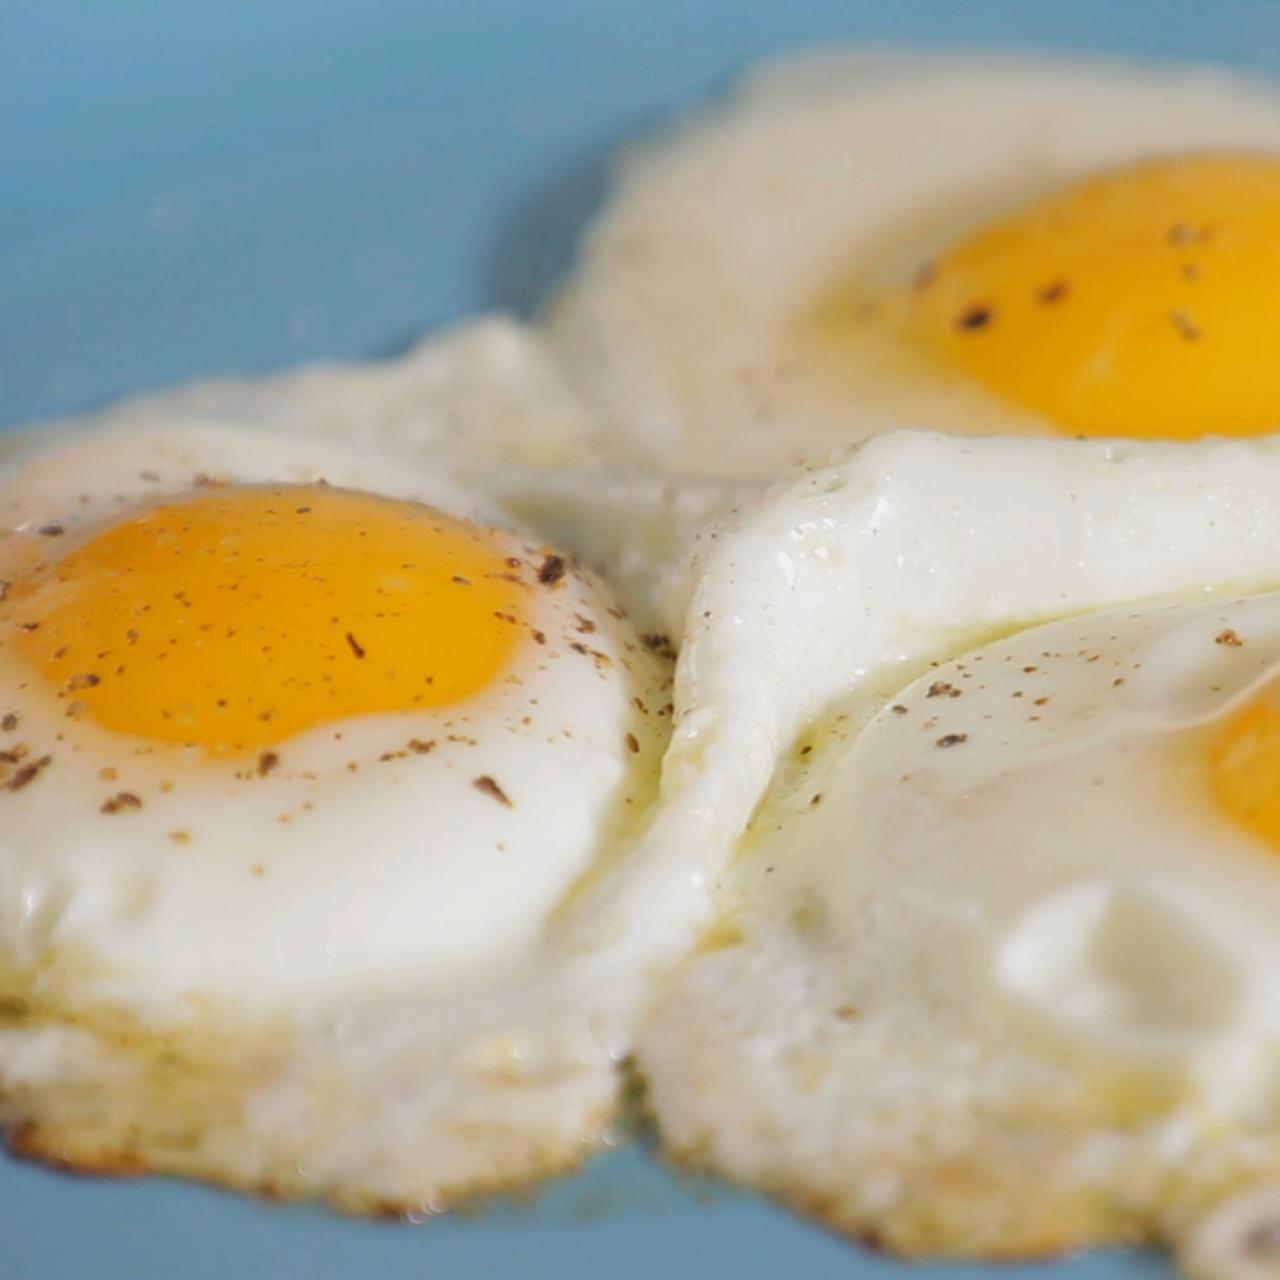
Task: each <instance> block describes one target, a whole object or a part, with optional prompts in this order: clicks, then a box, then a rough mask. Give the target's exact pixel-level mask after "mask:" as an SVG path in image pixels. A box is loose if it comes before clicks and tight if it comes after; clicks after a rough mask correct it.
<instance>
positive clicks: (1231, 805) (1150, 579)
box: [620, 433, 1280, 1275]
mask: <svg viewBox="0 0 1280 1280" xmlns="http://www.w3.org/2000/svg"><path fill="white" fill-rule="evenodd" d="M1277 492H1280V445H1278V443H1277V441H1276V439H1274V438H1270V439H1264V440H1259V441H1256V442H1226V441H1217V442H1203V443H1198V444H1158V443H1129V442H1110V441H1108V442H1103V441H1096V442H1095V441H1053V440H1036V439H1025V440H1017V439H996V438H982V439H961V438H958V437H947V436H939V435H925V434H918V433H894V434H890V435H886V436H883V437H879V438H877V439H875V440H872V441H868V442H867V443H866V444H865V445H863V446H861V447H860V448H859V449H857V450H856V451H854V452H853V453H852V454H851V455H850V456H849V457H847V458H846V459H844V460H843V461H841V462H839V463H836V464H834V465H831V466H828V467H825V468H820V469H816V470H812V471H810V472H808V473H805V474H803V475H802V476H800V477H798V478H793V479H791V480H789V481H785V482H783V483H781V484H779V485H778V486H775V487H774V489H773V490H772V491H771V492H770V493H769V494H768V495H766V496H765V497H764V498H763V499H760V500H758V501H756V502H754V503H750V504H746V505H744V506H743V507H742V508H741V510H739V511H738V512H737V513H736V514H735V515H733V516H731V517H730V518H728V519H727V520H726V521H724V522H722V523H721V524H720V525H719V526H718V527H717V528H715V529H714V530H712V531H710V532H709V533H707V534H706V535H705V536H704V537H703V538H702V539H701V540H700V543H699V550H698V551H697V552H696V553H695V556H694V557H693V560H692V561H691V563H690V565H689V567H688V573H687V575H686V580H685V581H684V582H683V583H682V584H676V585H675V586H673V589H672V595H671V599H670V601H669V607H670V608H671V609H672V610H673V611H680V610H683V611H684V616H685V617H686V623H685V632H684V641H683V647H682V651H681V656H680V661H679V664H678V670H677V681H676V724H675V730H674V739H673V745H672V748H671V749H670V751H669V753H668V756H667V759H666V762H665V764H664V778H663V806H662V811H661V812H660V814H659V818H658V822H659V824H663V823H667V824H673V828H669V830H671V829H677V830H679V831H680V832H681V833H682V835H683V839H684V846H685V847H686V848H694V849H696V850H697V854H698V860H699V869H700V872H701V875H702V877H703V884H704V887H705V892H706V897H707V901H708V905H709V911H710V916H711V924H710V925H709V927H708V928H707V929H706V931H705V933H704V937H703V942H702V946H701V948H700V950H699V952H698V953H697V954H695V955H694V956H692V957H691V958H690V959H689V960H687V962H686V963H684V964H683V965H682V966H681V968H680V969H679V971H678V973H677V976H676V978H675V980H674V982H673V983H672V984H671V985H670V986H669V987H668V988H666V989H664V990H663V992H662V993H661V995H660V996H659V997H658V998H657V999H655V1001H654V1003H653V1005H652V1007H651V1010H650V1013H649V1015H648V1017H647V1019H646V1022H645V1025H644V1026H643V1027H642V1031H641V1035H640V1040H639V1050H638V1063H639V1069H640V1071H641V1073H642V1075H643V1076H644V1078H645V1080H646V1082H647V1085H648V1094H647V1097H648V1102H649V1105H650V1107H651V1109H652V1112H653V1114H654V1117H655V1119H656V1121H657V1124H658V1126H659V1130H660V1132H661V1135H662V1139H663V1142H664V1145H665V1147H666V1149H667V1150H668V1151H669V1152H670V1153H671V1154H672V1155H673V1156H675V1157H676V1158H677V1159H679V1160H681V1161H684V1162H687V1163H690V1164H692V1165H695V1166H696V1167H699V1168H701V1169H705V1170H711V1171H714V1172H717V1173H720V1174H722V1175H725V1176H728V1177H730V1178H732V1179H734V1180H736V1181H739V1182H743V1183H747V1184H749V1185H752V1186H756V1187H760V1188H763V1189H766V1190H769V1191H772V1192H774V1193H776V1194H778V1195H779V1196H781V1197H783V1198H784V1199H786V1200H787V1201H788V1202H789V1203H791V1204H793V1205H795V1206H796V1207H798V1208H801V1209H803V1210H805V1211H808V1212H811V1213H813V1214H814V1215H816V1216H818V1217H821V1218H822V1219H823V1220H824V1221H827V1222H829V1223H831V1224H832V1225H834V1226H836V1227H838V1228H840V1229H842V1230H845V1231H848V1232H850V1233H853V1234H858V1235H866V1236H869V1237H871V1238H874V1239H876V1240H879V1241H882V1242H884V1243H886V1244H888V1245H890V1246H891V1247H893V1248H894V1249H896V1250H900V1251H902V1252H905V1253H909V1254H913V1255H926V1254H962V1255H971V1256H973V1255H977V1256H1018V1255H1024V1254H1028V1253H1034V1252H1045V1251H1051V1250H1059V1249H1062V1248H1068V1247H1077V1246H1081V1245H1086V1244H1090V1243H1098V1242H1103V1241H1116V1240H1131V1239H1140V1238H1141V1239H1147V1238H1155V1239H1166V1240H1167V1239H1178V1240H1188V1241H1190V1240H1192V1239H1199V1238H1200V1233H1201V1231H1202V1228H1200V1227H1199V1226H1198V1225H1197V1224H1198V1223H1199V1222H1200V1220H1201V1216H1202V1215H1203V1214H1205V1213H1206V1212H1208V1211H1209V1210H1211V1209H1213V1210H1214V1211H1215V1212H1222V1211H1224V1210H1222V1209H1221V1206H1223V1205H1225V1204H1227V1203H1228V1201H1229V1200H1230V1199H1231V1198H1233V1197H1234V1196H1235V1195H1236V1194H1237V1193H1238V1192H1239V1191H1241V1190H1242V1189H1245V1188H1251V1187H1257V1186H1259V1185H1269V1184H1270V1183H1271V1182H1273V1181H1274V1180H1275V1179H1276V1178H1277V1176H1278V1175H1280V1111H1278V1110H1277V1106H1278V1105H1280V1096H1278V1095H1277V1094H1276V1083H1275V1082H1276V1076H1275V1073H1274V1069H1273V1068H1274V1063H1275V1061H1276V1045H1277V1043H1280V1041H1278V1039H1277V1031H1278V1030H1280V1007H1278V1006H1277V1005H1276V1003H1275V998H1274V991H1273V990H1272V988H1273V987H1274V985H1275V984H1274V982H1273V981H1272V980H1271V979H1270V978H1269V976H1268V975H1270V973H1271V970H1272V969H1273V968H1274V967H1275V966H1276V965H1277V964H1280V944H1278V943H1277V941H1276V938H1275V934H1274V929H1273V928H1272V927H1271V921H1272V919H1273V916H1274V910H1273V908H1274V905H1275V903H1274V902H1273V899H1275V898H1276V895H1277V894H1280V878H1278V877H1280V871H1278V870H1277V868H1278V866H1280V864H1277V862H1276V860H1275V847H1276V843H1275V837H1276V835H1277V833H1280V824H1276V823H1275V821H1274V818H1273V816H1272V813H1271V810H1272V808H1273V804H1274V801H1273V794H1272V793H1273V792H1274V786H1273V783H1274V779H1275V777H1276V776H1277V773H1276V770H1275V767H1274V764H1273V763H1272V760H1271V753H1272V752H1273V751H1274V749H1275V748H1274V742H1275V741H1276V740H1277V737H1280V735H1276V734H1275V731H1274V727H1273V722H1274V717H1275V712H1274V707H1275V696H1274V677H1275V675H1276V673H1277V671H1278V670H1280V603H1278V601H1280V596H1277V595H1274V594H1268V593H1269V592H1271V591H1273V590H1274V589H1275V588H1277V587H1278V586H1280V518H1278V517H1277V515H1276V504H1275V494H1276V493H1277ZM1235 593H1259V594H1256V595H1252V596H1250V597H1248V598H1244V599H1228V598H1226V597H1231V596H1233V594H1235ZM1135 602H1136V603H1135ZM1054 619H1058V620H1057V621H1054ZM1000 636H1008V637H1009V638H1008V639H1003V640H1001V639H998V637H1000ZM975 646H978V647H977V648H976V649H975ZM966 651H970V652H968V653H967V654H966ZM955 655H962V656H959V657H956V656H955ZM620 914H625V913H620ZM1206 1221H1210V1219H1206ZM1253 1225H1255V1226H1256V1225H1257V1224H1256V1220H1254V1221H1253ZM1204 1230H1207V1228H1205V1229H1204ZM1219 1234H1221V1232H1219ZM1215 1238H1216V1237H1215ZM1237 1243H1238V1241H1237ZM1187 1247H1188V1248H1190V1245H1188V1246H1187ZM1223 1274H1236V1273H1234V1272H1232V1273H1225V1272H1224V1273H1223ZM1239 1274H1242V1275H1243V1274H1246V1273H1244V1272H1240V1273H1239Z"/></svg>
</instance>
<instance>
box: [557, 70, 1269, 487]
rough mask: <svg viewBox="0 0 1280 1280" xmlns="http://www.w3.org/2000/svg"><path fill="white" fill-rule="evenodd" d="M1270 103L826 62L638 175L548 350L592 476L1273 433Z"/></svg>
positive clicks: (750, 89)
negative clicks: (574, 407)
mask: <svg viewBox="0 0 1280 1280" xmlns="http://www.w3.org/2000/svg"><path fill="white" fill-rule="evenodd" d="M1278 139H1280V96H1277V94H1276V92H1275V90H1274V87H1273V86H1271V85H1269V84H1266V83H1264V82H1260V81H1259V82H1253V81H1249V80H1247V79H1242V78H1238V77H1232V76H1229V75H1227V74H1225V73H1221V72H1215V71H1212V70H1208V69H1203V68H1185V67H1184V68H1176V67H1175V68H1168V69H1160V68H1156V69H1151V68H1147V67H1137V66H1126V65H1124V64H1121V63H1108V62H1088V61H1078V60H1071V59H1066V58H1063V59H1049V58H1043V59H1033V58H1017V59H1015V58H1009V57H1006V56H1000V55H996V54H988V55H978V54H955V55H942V54H908V53H890V52H884V53H865V52H849V53H840V52H831V53H819V54H816V55H802V56H799V57H796V58H794V59H791V60H784V61H782V62H780V63H777V64H774V65H772V66H766V67H763V68H761V69H760V70H758V71H757V72H755V73H754V74H752V75H750V76H748V77H747V79H746V81H745V83H744V85H743V87H742V88H741V89H740V90H739V91H738V92H737V93H736V94H735V95H734V96H733V97H732V98H731V99H730V100H729V101H728V102H726V103H724V104H722V105H721V106H720V107H718V108H717V109H715V110H713V111H711V112H709V113H707V114H706V115H704V116H702V117H695V118H693V119H692V120H690V121H688V122H687V123H685V124H684V125H683V126H682V127H679V128H677V129H675V130H674V131H673V132H671V133H670V134H669V135H668V136H666V137H661V136H659V137H658V138H656V139H655V140H654V141H652V142H651V143H649V144H648V145H646V146H644V147H642V148H640V149H638V150H636V151H635V152H634V153H633V154H632V155H631V156H630V157H628V159H627V161H626V163H625V164H624V165H623V166H622V169H621V172H620V175H619V177H618V180H617V182H616V184H615V189H614V190H613V192H612V194H611V196H610V199H609V202H608V204H607V205H606V207H605V208H604V210H603V211H602V212H601V214H600V215H599V217H598V218H597V220H596V222H595V224H594V226H593V227H592V228H591V230H590V231H589V233H588V236H587V238H586V241H585V244H584V248H583V250H582V255H581V260H580V262H579V265H578V268H577V271H576V273H575V275H574V276H573V277H572V279H571V280H570V282H569V283H568V285H567V286H566V288H565V290H564V292H563V294H562V295H561V296H560V298H559V299H558V301H557V303H556V305H555V306H554V307H553V309H552V312H551V317H550V332H551V335H552V338H553V341H554V344H555V346H556V348H557V350H558V351H559V352H561V353H562V354H563V355H564V357H565V359H566V360H567V361H568V363H569V366H570V368H571V370H572V372H573V374H574V375H575V377H576V379H577V381H578V383H579V385H580V386H581V387H582V388H583V390H584V391H585V393H586V394H587V396H588V399H589V401H590V402H591V403H593V404H594V405H595V406H596V407H597V408H598V409H599V410H600V411H601V412H602V413H603V414H604V415H605V420H606V422H607V423H609V424H611V426H612V428H613V440H612V444H613V448H614V450H615V451H616V453H617V455H618V456H619V457H623V458H630V459H635V460H640V461H643V462H645V463H648V464H650V465H657V466H659V467H662V468H665V469H667V470H670V471H673V472H677V473H693V474H702V475H721V476H733V477H738V478H757V479H758V478H768V477H769V476H771V475H772V474H775V473H776V472H777V470H778V469H779V468H781V467H785V466H787V465H791V464H794V463H796V462H798V461H802V460H809V461H815V460H819V459H821V458H822V457H823V456H824V455H825V454H826V453H827V452H828V451H829V450H830V449H831V448H833V447H835V446H838V445H842V444H846V443H849V442H851V441H853V440H856V439H859V438H861V437H863V436H866V435H869V434H872V433H874V432H878V431H883V430H886V429H889V428H892V427H895V426H899V427H901V426H908V427H914V426H925V427H930V428H933V429H938V430H947V431H959V432H965V433H986V432H1015V433H1019V434H1025V433H1035V434H1044V433H1052V432H1055V431H1060V432H1063V433H1066V434H1088V435H1101V436H1109V435H1134V436H1154V437H1170V438H1185V437H1192V436H1196V435H1201V434H1206V433H1209V434H1211V433H1222V434H1229V435H1230V434H1246V435H1248V434H1260V433H1263V432H1265V431H1268V430H1270V429H1273V428H1274V427H1276V426H1277V424H1280V382H1278V381H1277V375H1276V373H1275V361H1274V360H1273V359H1272V358H1271V345H1272V344H1271V334H1272V333H1273V332H1274V330H1275V327H1276V324H1277V323H1278V322H1280V294H1277V291H1276V289H1275V287H1274V284H1273V281H1274V279H1276V278H1277V277H1276V274H1275V272H1274V271H1272V270H1271V269H1270V268H1269V267H1268V265H1267V264H1274V263H1275V262H1276V261H1278V260H1280V259H1278V257H1277V255H1280V151H1277V146H1278V145H1280V144H1278V141H1277V140H1278Z"/></svg>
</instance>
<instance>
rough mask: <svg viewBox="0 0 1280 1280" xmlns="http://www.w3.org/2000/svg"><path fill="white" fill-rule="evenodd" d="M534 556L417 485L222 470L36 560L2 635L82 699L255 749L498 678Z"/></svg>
mask: <svg viewBox="0 0 1280 1280" xmlns="http://www.w3.org/2000/svg"><path fill="white" fill-rule="evenodd" d="M46 532H48V531H46ZM521 568H522V564H521V561H520V560H519V559H518V558H515V557H513V556H511V555H510V551H509V548H508V547H507V546H506V545H505V543H504V542H503V540H502V537H501V535H499V534H497V533H496V532H494V531H491V530H487V529H482V528H478V527H476V526H473V525H470V524H467V523H465V522H463V521H460V520H456V519H453V518H452V517H450V516H446V515H443V514H442V513H441V512H439V511H436V510H433V509H432V508H430V507H424V506H421V505H418V504H416V503H412V502H403V501H396V500H392V499H388V498H382V497H377V496H373V495H369V494H364V493H356V492H353V491H350V490H344V489H336V488H329V487H326V486H301V485H300V486H273V487H243V488H230V487H228V488H218V487H214V488H209V489H204V490H200V491H197V492H195V493H193V494H191V495H188V496H184V497H181V498H178V499H175V500H173V501H168V502H164V503H161V504H160V505H157V506H153V507H150V508H148V509H146V510H144V511H141V512H139V513H137V514H134V515H131V516H130V517H128V518H126V519H123V520H121V521H120V522H118V523H116V524H113V525H111V526H110V527H108V528H106V529H103V530H101V531H100V532H98V533H96V534H95V535H93V536H90V537H89V538H87V539H86V540H84V541H81V542H78V543H76V544H74V545H72V546H70V547H69V548H68V549H67V550H66V551H65V552H64V553H63V554H61V555H58V556H56V557H54V558H52V559H45V560H43V561H42V562H41V563H39V564H38V565H36V566H35V567H33V568H28V569H27V570H26V571H25V572H22V573H20V574H19V575H18V576H16V577H15V578H14V579H13V580H12V581H11V582H10V583H9V589H8V592H7V594H6V595H5V596H4V600H3V603H0V643H3V644H4V645H7V646H11V647H12V649H13V650H14V651H16V653H17V654H18V655H19V656H20V658H21V659H23V660H24V661H25V662H26V663H27V664H28V665H29V666H30V667H33V668H34V669H35V671H37V672H38V673H39V675H40V676H42V677H43V679H44V680H45V681H46V682H47V683H48V685H49V686H50V687H51V688H52V690H53V691H54V692H55V694H56V695H57V697H59V698H61V699H63V700H64V701H65V703H66V707H67V713H68V714H69V715H72V716H75V717H84V718H86V719H89V720H92V721H93V722H95V723H97V724H98V725H100V726H101V727H103V728H105V729H109V730H114V731H116V732H119V733H126V734H133V735H137V736H138V737H142V738H150V739H156V740H159V741H162V742H170V743H187V744H192V745H198V746H201V747H204V748H205V749H206V750H208V751H210V752H228V751H237V750H244V749H247V748H252V747H259V746H263V745H265V744H268V743H275V742H279V741H280V740H282V739H283V738H286V737H288V736H289V735H290V734H293V733H297V732H299V731H300V730H303V729H308V728H311V727H312V726H315V725H318V724H323V723H325V722H328V721H333V720H338V719H341V718H343V717H346V716H355V715H362V714H368V713H372V712H380V711H396V710H413V709H418V708H426V707H435V706H441V705H444V704H448V703H452V702H456V701H458V700H460V699H463V698H466V697H467V696H468V695H470V694H473V693H475V692H476V691H477V690H479V689H481V688H483V687H484V686H485V685H486V684H487V683H488V682H489V681H491V680H492V679H493V678H494V676H495V675H496V674H497V673H498V672H499V671H500V670H501V669H502V668H503V667H504V666H505V665H506V663H507V661H508V659H509V658H510V656H511V654H512V652H513V648H514V646H515V645H516V644H517V641H518V638H519V636H518V632H522V631H524V630H525V628H524V627H522V626H521V625H520V620H521V616H522V614H523V613H524V612H525V604H526V598H527V591H528V588H527V586H526V584H525V582H524V581H523V580H522V578H521V575H520V573H519V570H520V569H521Z"/></svg>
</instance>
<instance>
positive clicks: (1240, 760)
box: [1208, 689, 1280, 849]
mask: <svg viewBox="0 0 1280 1280" xmlns="http://www.w3.org/2000/svg"><path fill="white" fill-rule="evenodd" d="M1208 765H1209V783H1210V786H1211V788H1212V791H1213V795H1214V798H1215V800H1216V801H1217V802H1218V804H1219V805H1220V806H1221V807H1222V809H1223V810H1224V811H1225V812H1226V813H1228V814H1229V815H1230V816H1231V817H1232V818H1233V819H1234V820H1235V821H1236V822H1238V823H1239V824H1240V825H1241V826H1242V827H1244V828H1245V829H1246V830H1247V831H1249V832H1251V833H1252V834H1253V835H1255V836H1257V837H1258V838H1259V839H1261V840H1264V841H1266V842H1267V844H1269V845H1271V846H1272V847H1273V848H1275V849H1280V692H1277V691H1276V690H1274V689H1268V690H1267V691H1266V692H1264V693H1263V694H1262V695H1261V696H1259V697H1257V698H1253V699H1251V700H1250V701H1249V702H1248V703H1246V704H1245V706H1244V707H1242V708H1241V709H1240V710H1238V711H1236V712H1235V713H1234V714H1232V715H1230V716H1228V717H1227V719H1226V720H1224V721H1223V723H1222V724H1221V725H1219V726H1218V727H1217V728H1216V729H1215V730H1214V732H1213V734H1212V736H1211V737H1210V739H1209V754H1208Z"/></svg>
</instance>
